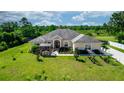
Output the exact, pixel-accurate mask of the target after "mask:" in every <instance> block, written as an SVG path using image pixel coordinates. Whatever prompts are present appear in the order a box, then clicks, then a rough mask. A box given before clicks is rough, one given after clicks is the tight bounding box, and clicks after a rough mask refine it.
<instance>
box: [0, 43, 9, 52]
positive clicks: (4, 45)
mask: <svg viewBox="0 0 124 93" xmlns="http://www.w3.org/2000/svg"><path fill="white" fill-rule="evenodd" d="M7 48H8V46H7V44H6V42H4V41H2V42H1V43H0V51H3V50H6V49H7Z"/></svg>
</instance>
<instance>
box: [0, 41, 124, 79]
mask: <svg viewBox="0 0 124 93" xmlns="http://www.w3.org/2000/svg"><path fill="white" fill-rule="evenodd" d="M30 46H31V44H30V43H26V44H23V45H20V46H18V47H14V48H11V49H8V50H6V51H4V52H1V53H0V80H124V66H123V65H121V64H120V65H119V66H114V65H112V64H108V63H106V62H105V61H104V60H103V59H102V58H101V57H95V60H96V61H97V62H98V63H100V64H102V66H99V65H97V64H93V63H92V61H91V60H90V59H89V58H88V57H86V56H84V57H80V58H79V59H80V60H78V61H76V60H75V58H74V57H47V58H43V62H38V61H37V59H36V55H34V54H31V53H28V50H29V48H30ZM22 51H23V53H22ZM13 58H16V59H13ZM103 58H104V57H103ZM113 61H115V60H113Z"/></svg>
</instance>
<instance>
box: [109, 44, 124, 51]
mask: <svg viewBox="0 0 124 93" xmlns="http://www.w3.org/2000/svg"><path fill="white" fill-rule="evenodd" d="M109 47H111V48H113V49H115V50H118V51H120V52H123V53H124V49H121V48H117V47H114V46H112V45H109Z"/></svg>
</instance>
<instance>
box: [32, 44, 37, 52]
mask: <svg viewBox="0 0 124 93" xmlns="http://www.w3.org/2000/svg"><path fill="white" fill-rule="evenodd" d="M37 49H38V45H32V47H31V52H32V53H36V52H37Z"/></svg>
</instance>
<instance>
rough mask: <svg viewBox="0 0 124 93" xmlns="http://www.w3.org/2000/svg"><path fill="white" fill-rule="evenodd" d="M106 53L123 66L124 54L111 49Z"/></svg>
mask: <svg viewBox="0 0 124 93" xmlns="http://www.w3.org/2000/svg"><path fill="white" fill-rule="evenodd" d="M107 52H108V53H110V54H112V57H113V58H115V59H117V60H118V61H119V62H120V63H122V64H124V53H122V52H120V51H118V50H115V49H113V48H109V49H108V50H107Z"/></svg>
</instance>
